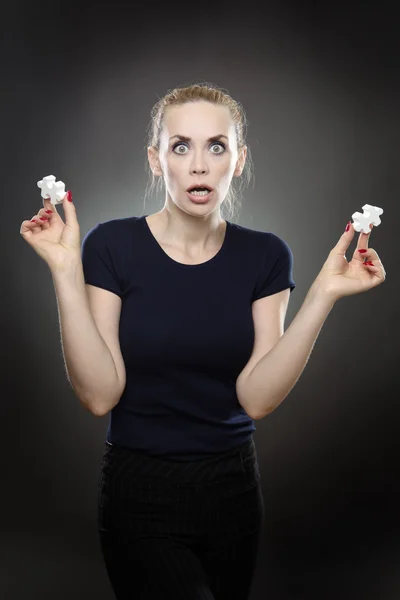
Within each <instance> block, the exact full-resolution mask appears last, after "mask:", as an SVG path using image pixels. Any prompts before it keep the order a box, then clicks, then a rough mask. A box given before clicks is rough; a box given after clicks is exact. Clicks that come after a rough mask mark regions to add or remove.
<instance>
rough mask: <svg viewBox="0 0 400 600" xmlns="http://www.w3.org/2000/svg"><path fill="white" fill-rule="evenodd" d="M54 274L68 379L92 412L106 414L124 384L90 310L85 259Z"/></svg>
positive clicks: (82, 401) (115, 402)
mask: <svg viewBox="0 0 400 600" xmlns="http://www.w3.org/2000/svg"><path fill="white" fill-rule="evenodd" d="M51 274H52V278H53V283H54V288H55V292H56V297H57V304H58V314H59V321H60V329H61V343H62V350H63V354H64V360H65V366H66V370H67V376H68V380H69V382H70V384H71V386H72V388H73V390H74V392H75V395H76V396H77V397H78V399H79V400H80V402H81V403H82V404H83V406H84V407H85V408H86V409H87V410H89V412H91V413H92V414H94V415H96V416H101V415H104V414H105V413H106V412H108V411H109V410H110V408H112V407H113V406H115V405H116V404H117V402H118V401H119V399H120V396H121V395H122V391H123V384H122V382H121V381H120V380H119V378H118V374H117V370H116V366H115V362H114V360H113V357H112V354H111V352H110V350H109V348H108V346H107V344H106V343H105V341H104V339H103V338H102V336H101V335H100V332H99V330H98V327H97V325H96V322H95V320H94V317H93V315H92V312H91V310H90V305H89V301H88V297H87V293H86V288H85V280H84V274H83V267H82V262H81V261H78V262H77V261H75V262H74V263H73V264H72V265H71V266H70V268H68V269H63V271H62V272H57V271H54V270H53V271H51Z"/></svg>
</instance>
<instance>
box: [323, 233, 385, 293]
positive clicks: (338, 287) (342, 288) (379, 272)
mask: <svg viewBox="0 0 400 600" xmlns="http://www.w3.org/2000/svg"><path fill="white" fill-rule="evenodd" d="M372 228H373V225H371V230H372ZM354 232H355V230H354V226H353V223H351V222H350V228H349V230H348V231H345V232H344V233H343V235H342V236H341V237H340V239H339V241H338V243H337V244H336V246H335V247H334V248H333V249H332V250H331V252H330V253H329V256H328V258H327V260H326V262H325V264H324V266H323V267H322V269H321V271H320V273H319V274H318V276H317V278H316V280H315V284H316V286H317V287H318V289H319V290H323V291H324V292H325V293H326V294H328V296H329V297H330V298H331V299H332V300H333V301H336V300H338V299H339V298H343V297H344V296H352V295H353V294H360V293H361V292H366V291H368V290H370V289H371V288H374V287H376V286H377V285H380V284H381V283H383V282H384V281H385V278H386V271H385V269H384V267H383V264H382V263H381V261H380V259H379V256H378V253H377V252H376V250H373V249H372V248H368V241H369V237H370V235H371V233H363V232H361V233H360V235H359V237H358V242H357V248H356V249H355V251H354V253H353V257H352V259H351V261H350V262H347V260H346V256H345V253H346V250H348V248H349V246H350V244H351V242H352V240H353V237H354ZM360 250H365V252H360ZM364 261H369V262H364Z"/></svg>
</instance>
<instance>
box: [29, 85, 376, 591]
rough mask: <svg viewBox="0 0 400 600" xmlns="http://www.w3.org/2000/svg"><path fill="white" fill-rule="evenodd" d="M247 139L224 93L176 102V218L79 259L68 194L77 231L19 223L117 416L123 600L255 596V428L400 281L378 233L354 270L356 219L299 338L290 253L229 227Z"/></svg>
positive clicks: (160, 156)
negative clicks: (367, 302)
mask: <svg viewBox="0 0 400 600" xmlns="http://www.w3.org/2000/svg"><path fill="white" fill-rule="evenodd" d="M244 130H245V115H244V112H243V109H242V107H241V106H240V105H239V103H238V102H236V101H235V100H234V99H232V98H231V96H230V95H229V94H227V93H226V92H225V91H223V90H221V89H219V88H216V87H212V86H209V85H193V86H190V87H187V88H177V89H175V90H172V91H171V92H169V93H168V94H167V95H166V96H165V97H164V98H162V99H161V100H160V101H159V102H158V103H157V104H156V105H155V107H154V108H153V110H152V120H151V126H150V131H149V145H148V163H149V166H150V169H151V172H152V176H153V181H152V186H151V189H152V188H153V187H154V182H155V181H156V178H159V181H161V182H162V183H163V184H164V185H165V204H164V207H163V209H162V210H161V211H159V212H157V213H155V214H152V215H147V216H145V217H128V218H122V219H113V220H111V221H108V222H105V223H100V224H98V225H96V227H94V228H93V229H91V230H90V231H89V232H88V233H87V234H86V236H85V238H84V240H83V243H82V248H81V242H80V230H79V224H78V221H77V215H76V210H75V206H74V204H73V203H72V196H71V194H70V192H68V193H67V195H66V199H67V200H70V202H65V203H64V204H63V206H64V211H65V217H66V222H65V224H64V223H63V221H62V219H61V217H60V216H59V215H58V212H57V210H56V209H55V207H53V206H51V204H50V201H49V200H44V202H43V204H44V208H42V209H41V210H40V211H39V212H38V214H37V216H36V217H35V218H34V219H33V220H32V221H24V222H23V223H22V226H21V235H22V236H23V237H24V239H25V240H26V241H27V242H28V243H29V244H30V245H31V246H32V247H33V248H34V249H35V251H36V252H37V253H38V254H39V255H40V256H41V257H42V258H43V259H44V260H45V261H46V262H47V264H48V265H49V268H50V271H51V273H52V277H53V281H54V286H55V291H56V295H57V300H58V306H59V315H60V324H61V331H62V340H63V352H64V357H65V362H66V366H67V370H68V376H69V379H70V382H71V384H72V386H73V389H74V391H75V393H76V395H77V397H78V399H79V400H80V401H81V402H82V404H83V405H84V406H85V407H86V408H87V409H88V410H89V411H90V412H91V413H92V414H94V415H98V416H101V415H106V414H108V415H109V426H108V430H107V439H106V441H105V449H104V455H103V460H102V465H101V471H100V480H99V494H98V527H99V536H100V542H101V548H102V552H103V556H104V560H105V565H106V568H107V572H108V575H109V578H110V581H111V585H112V587H113V589H114V592H115V595H116V598H118V600H122V599H128V598H129V599H131V598H137V599H144V598H149V599H150V598H151V599H153V600H158V599H166V598H174V599H175V600H178V599H180V598H181V599H182V600H183V599H184V600H194V599H196V600H197V599H199V600H200V599H202V600H206V599H207V600H213V599H214V600H225V599H226V600H228V599H229V600H245V599H246V598H248V597H249V594H250V589H251V583H252V578H253V575H254V569H255V564H256V559H257V552H258V544H259V538H260V532H261V529H262V524H263V520H264V504H263V498H262V492H261V484H260V473H259V470H258V462H257V455H256V450H255V447H254V442H253V437H252V432H253V431H254V430H255V426H254V420H255V419H261V418H263V417H264V416H266V415H267V414H269V413H270V412H272V411H273V410H274V409H275V408H276V407H277V406H278V405H279V404H280V403H281V402H282V401H283V400H284V398H285V397H286V396H287V395H288V393H289V392H290V390H291V388H292V387H293V385H294V384H295V382H296V381H297V379H298V378H299V376H300V374H301V372H302V371H303V369H304V366H305V364H306V362H307V360H308V357H309V355H310V352H311V349H312V346H313V345H314V343H315V340H316V338H317V336H318V333H319V331H320V329H321V327H322V324H323V322H324V321H325V319H326V317H327V316H328V314H329V312H330V311H331V309H332V307H333V306H334V304H335V302H336V301H337V300H338V299H339V298H341V297H343V296H348V295H352V294H357V293H360V292H363V291H367V290H369V289H371V288H373V287H375V286H377V285H379V284H380V283H382V282H383V281H384V280H385V271H384V268H383V265H382V263H381V262H380V260H379V257H378V255H377V253H376V251H375V250H373V249H371V248H368V235H366V234H364V233H361V234H360V235H359V238H358V243H357V248H356V250H355V252H354V254H353V256H352V260H351V261H350V262H347V260H346V258H345V252H346V250H347V249H348V247H349V245H350V243H351V241H352V239H353V236H354V229H353V227H352V226H351V223H348V225H347V227H346V231H345V232H344V233H343V235H341V237H340V239H339V241H338V243H337V244H336V246H335V247H334V248H333V249H332V251H331V252H330V254H329V256H328V258H327V260H326V262H325V264H324V265H323V267H322V269H321V271H320V273H319V274H318V276H317V277H316V279H315V281H314V282H313V285H312V286H311V288H310V290H309V292H308V294H307V296H306V299H305V301H304V303H303V305H302V307H301V309H300V311H299V313H298V314H297V316H296V318H295V319H294V320H293V322H292V323H291V325H290V327H289V328H288V330H287V331H286V332H285V333H284V319H285V314H286V311H287V306H288V302H289V296H290V293H291V292H292V291H293V289H294V287H295V283H294V281H293V279H292V265H293V256H292V252H291V250H290V248H289V246H288V245H287V243H286V242H285V241H284V240H282V239H281V238H279V237H278V236H276V235H275V234H273V233H266V232H260V231H254V230H250V229H247V228H244V227H241V226H239V225H234V224H233V223H231V222H230V221H228V220H225V219H223V218H222V216H221V207H222V205H223V203H225V204H226V203H228V206H229V207H230V208H232V207H233V202H234V200H235V194H234V191H233V187H232V186H233V183H234V180H235V178H237V179H239V178H242V176H243V173H244V174H247V176H248V175H249V159H248V148H247V146H246V143H245V139H244ZM196 190H197V191H196ZM46 215H48V216H47V217H46Z"/></svg>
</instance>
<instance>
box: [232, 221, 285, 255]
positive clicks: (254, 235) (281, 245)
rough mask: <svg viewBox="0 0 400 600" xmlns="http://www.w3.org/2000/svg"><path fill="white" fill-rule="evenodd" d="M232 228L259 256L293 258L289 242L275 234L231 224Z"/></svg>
mask: <svg viewBox="0 0 400 600" xmlns="http://www.w3.org/2000/svg"><path fill="white" fill-rule="evenodd" d="M231 225H232V227H233V228H234V229H235V230H236V231H237V233H238V234H239V235H240V236H241V238H242V240H246V241H247V242H248V243H249V244H251V246H252V247H253V248H255V249H256V250H257V251H258V253H259V254H263V255H265V254H267V256H269V257H273V256H277V257H279V256H282V255H285V256H287V255H289V256H290V257H291V258H292V257H293V255H292V251H291V248H290V246H289V244H288V242H287V241H286V240H285V239H283V238H282V237H280V236H279V235H277V234H276V233H273V232H272V231H260V230H258V229H250V228H249V227H243V226H242V225H237V224H231Z"/></svg>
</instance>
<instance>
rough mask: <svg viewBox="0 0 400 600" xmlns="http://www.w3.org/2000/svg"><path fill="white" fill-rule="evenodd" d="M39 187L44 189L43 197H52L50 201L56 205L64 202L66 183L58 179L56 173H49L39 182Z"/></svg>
mask: <svg viewBox="0 0 400 600" xmlns="http://www.w3.org/2000/svg"><path fill="white" fill-rule="evenodd" d="M37 185H38V187H39V188H40V189H41V190H42V194H41V196H42V198H50V202H51V203H52V204H54V205H56V204H62V203H63V198H64V196H65V183H64V182H63V181H56V178H55V177H54V175H47V177H43V179H41V180H40V181H38V182H37Z"/></svg>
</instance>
